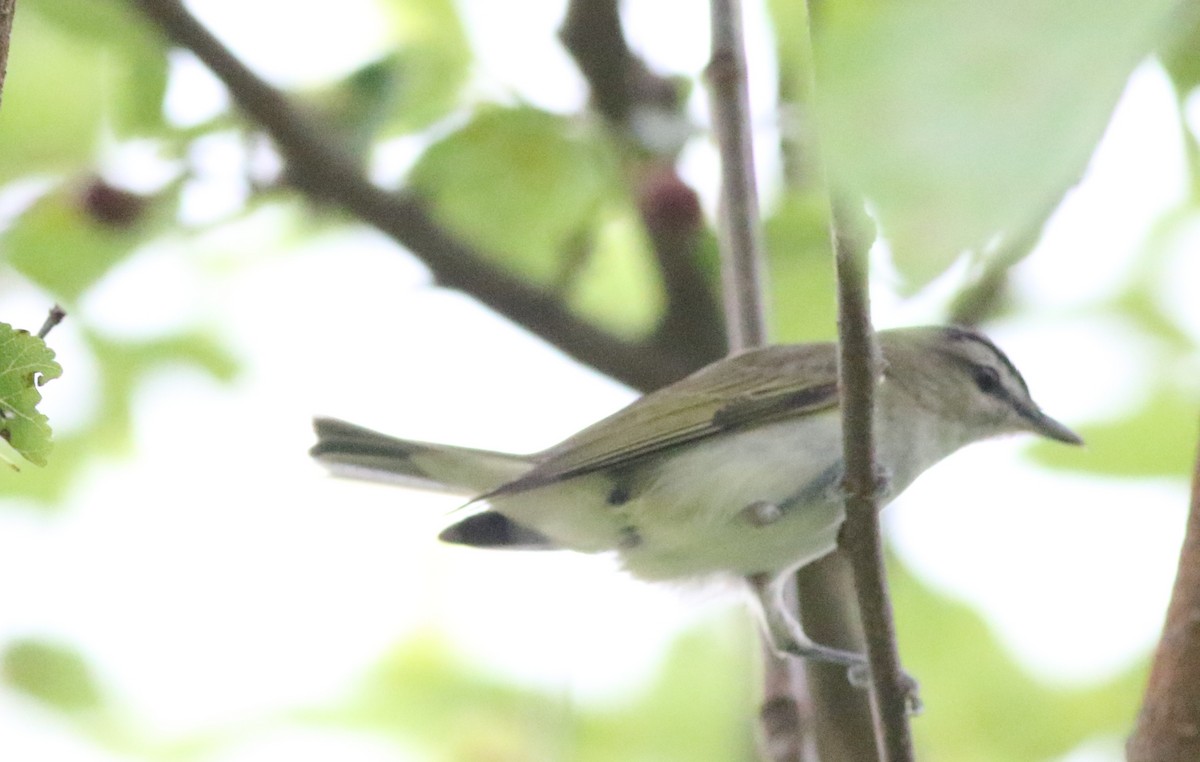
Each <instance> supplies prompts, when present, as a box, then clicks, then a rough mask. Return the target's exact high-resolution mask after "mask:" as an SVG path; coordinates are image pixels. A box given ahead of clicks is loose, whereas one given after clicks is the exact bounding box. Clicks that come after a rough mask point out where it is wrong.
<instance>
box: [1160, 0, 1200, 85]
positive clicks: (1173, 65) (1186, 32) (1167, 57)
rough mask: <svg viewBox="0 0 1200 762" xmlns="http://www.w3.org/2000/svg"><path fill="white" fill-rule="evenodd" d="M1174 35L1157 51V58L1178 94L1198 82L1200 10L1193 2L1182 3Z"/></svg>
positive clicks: (1199, 80) (1199, 82)
mask: <svg viewBox="0 0 1200 762" xmlns="http://www.w3.org/2000/svg"><path fill="white" fill-rule="evenodd" d="M1178 21H1179V23H1178V24H1177V25H1176V26H1175V28H1174V34H1173V35H1171V37H1170V39H1168V40H1167V41H1166V43H1165V44H1164V45H1163V46H1162V47H1161V49H1160V50H1159V53H1158V56H1159V60H1160V61H1162V64H1163V67H1164V68H1165V69H1166V70H1167V73H1168V74H1170V76H1171V80H1172V81H1173V82H1174V83H1175V88H1176V91H1177V92H1178V93H1179V94H1180V96H1186V95H1187V94H1188V93H1190V92H1191V91H1192V90H1193V89H1194V88H1195V87H1196V86H1197V85H1200V56H1198V55H1196V51H1197V50H1200V11H1198V9H1197V7H1196V6H1195V4H1192V3H1181V4H1180V8H1179V12H1178Z"/></svg>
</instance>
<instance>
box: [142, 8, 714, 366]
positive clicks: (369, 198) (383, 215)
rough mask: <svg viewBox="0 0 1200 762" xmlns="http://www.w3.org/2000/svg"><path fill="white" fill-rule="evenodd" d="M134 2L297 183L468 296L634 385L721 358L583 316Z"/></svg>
mask: <svg viewBox="0 0 1200 762" xmlns="http://www.w3.org/2000/svg"><path fill="white" fill-rule="evenodd" d="M132 2H133V4H134V5H135V6H136V7H137V8H139V9H140V11H141V12H142V14H143V15H144V16H145V17H146V18H147V19H149V20H150V21H152V22H153V23H154V24H155V25H157V26H158V27H159V29H160V30H161V31H162V32H163V34H164V35H165V36H166V37H167V38H168V39H169V40H171V41H172V42H173V43H174V44H176V45H178V46H180V47H182V48H186V49H188V50H190V51H192V52H193V53H195V54H196V56H197V57H198V58H199V59H200V60H201V61H203V62H204V64H205V65H207V66H208V67H209V69H211V70H212V71H213V73H214V74H216V75H217V77H218V78H220V80H221V81H222V82H223V83H224V84H225V86H226V87H227V88H228V90H229V92H230V94H231V96H232V97H233V100H234V101H235V102H236V103H237V105H238V107H239V108H240V109H241V110H242V111H243V112H244V113H245V114H246V116H247V117H249V118H250V119H251V120H253V121H254V122H255V123H257V124H258V125H259V126H260V127H262V128H263V130H264V131H265V132H266V133H267V134H268V135H269V136H270V137H271V139H272V140H273V141H274V143H275V145H276V147H277V149H278V150H279V152H280V154H281V155H282V157H283V159H284V161H285V162H286V163H287V166H288V170H289V171H288V177H289V178H290V180H291V181H292V183H293V184H294V185H295V186H296V188H297V189H298V190H300V191H301V192H302V193H305V194H306V195H308V196H309V197H311V198H313V199H319V200H322V201H325V202H328V203H332V204H334V205H336V206H339V207H341V209H342V210H344V211H345V212H346V213H348V214H349V215H351V216H353V217H355V218H357V219H359V220H361V221H362V222H364V223H366V224H369V225H372V226H373V227H375V228H377V229H379V230H380V231H381V232H383V233H384V234H385V235H387V236H389V237H390V238H392V239H393V240H395V241H396V242H397V243H399V244H401V245H402V246H404V247H406V248H407V249H408V250H409V251H411V252H412V253H413V254H414V255H415V256H417V257H418V258H420V259H421V260H422V261H423V262H424V263H425V264H426V265H427V266H428V267H429V268H430V270H431V271H432V273H433V276H434V278H435V279H436V280H437V281H438V282H439V283H441V284H442V285H445V286H448V287H450V288H456V289H459V290H461V291H463V292H465V293H468V294H470V295H471V296H473V297H475V298H476V299H478V300H479V301H481V302H482V303H484V304H486V305H487V306H489V307H491V308H492V309H494V310H496V311H497V312H499V313H500V314H502V315H504V316H505V317H507V318H509V319H511V320H513V321H514V322H516V323H518V324H519V325H521V326H523V327H525V328H527V329H529V330H530V331H532V332H533V333H535V334H537V335H539V336H541V337H542V338H544V339H545V340H546V341H548V342H549V343H551V344H552V345H554V346H555V347H557V348H559V349H560V350H562V351H563V352H565V353H566V354H568V355H570V356H571V357H574V358H575V359H577V360H579V361H580V362H583V363H586V364H587V365H590V366H592V367H594V368H596V369H597V370H599V371H600V372H602V373H605V374H607V375H610V376H612V377H613V378H616V379H618V380H620V381H622V382H624V383H627V384H629V385H631V386H633V387H635V388H638V389H643V390H648V389H654V388H657V387H660V386H663V385H665V384H667V383H670V382H671V381H674V380H676V379H678V378H680V377H682V376H684V375H686V374H687V373H688V372H690V371H692V370H694V369H695V368H696V367H698V366H699V365H702V364H703V363H704V362H706V361H708V360H711V359H715V358H714V357H712V356H707V355H706V353H705V347H704V345H703V344H702V343H700V342H696V343H692V342H680V341H677V340H666V339H664V338H662V337H660V336H657V335H656V336H653V337H651V338H650V339H648V340H646V341H644V342H629V341H624V340H622V339H619V338H617V337H614V336H612V335H611V334H608V333H606V332H605V331H602V330H600V329H599V328H597V327H596V326H594V325H592V324H591V323H589V322H587V321H585V320H583V319H581V318H579V317H578V316H576V315H575V314H574V313H573V312H571V311H570V309H569V308H567V306H566V305H564V304H563V303H562V302H561V301H560V300H559V299H558V298H557V297H556V296H555V295H553V294H551V293H548V292H546V291H543V290H542V289H539V288H537V287H535V286H533V285H530V284H529V283H527V282H525V281H524V280H522V279H520V278H518V277H516V276H514V275H511V274H510V273H508V272H507V271H505V270H504V269H503V268H501V267H499V266H498V265H496V264H494V263H493V262H492V261H490V260H489V259H488V258H487V257H485V256H484V255H483V253H482V252H480V251H478V250H477V249H475V248H474V247H472V246H470V245H469V244H467V243H466V242H464V241H463V240H461V239H459V238H458V237H456V236H454V235H453V234H451V233H450V232H449V231H447V230H446V229H445V228H443V227H442V226H440V225H439V224H438V223H437V222H436V221H434V219H433V218H432V217H431V215H430V213H429V211H428V209H427V208H426V206H425V205H424V204H423V203H422V202H421V201H420V200H419V199H418V198H416V197H415V196H413V195H411V194H406V193H402V192H400V193H397V192H392V191H388V190H385V189H383V188H380V187H378V186H376V185H374V184H373V183H371V182H370V181H369V180H368V179H367V178H366V177H365V175H364V174H363V173H362V171H361V170H360V169H359V167H358V166H357V163H356V162H355V160H354V159H353V158H352V157H351V156H350V154H348V153H347V152H346V151H345V150H344V149H343V148H342V147H341V146H340V145H339V144H338V143H337V142H336V141H335V140H334V139H333V138H332V137H331V136H330V134H329V133H328V131H325V130H322V129H321V128H320V126H319V125H318V124H317V122H316V121H315V120H314V119H313V118H312V117H311V116H310V115H309V114H307V113H305V112H304V111H302V110H301V109H300V108H298V107H297V106H296V105H295V104H294V103H292V101H291V100H290V99H288V98H287V97H286V96H285V95H284V94H283V93H281V92H280V91H279V90H277V89H275V88H274V87H272V86H271V85H269V84H268V83H266V82H265V81H263V80H262V79H261V78H260V77H258V76H257V75H255V74H254V73H253V72H252V71H250V70H249V68H247V67H246V66H245V65H244V64H243V63H242V62H241V61H240V60H238V59H237V58H236V57H235V56H234V55H233V54H232V53H231V52H230V51H229V50H228V49H227V48H226V47H225V46H224V45H222V44H221V42H220V41H219V40H217V39H216V37H214V36H213V35H212V34H211V33H210V32H209V31H208V30H207V29H206V28H204V26H203V25H202V24H200V23H199V22H198V21H197V20H196V19H195V17H193V16H192V15H191V14H190V13H189V12H188V11H187V10H186V9H185V8H184V7H183V5H182V3H181V2H179V0H132Z"/></svg>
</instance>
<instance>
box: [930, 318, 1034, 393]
mask: <svg viewBox="0 0 1200 762" xmlns="http://www.w3.org/2000/svg"><path fill="white" fill-rule="evenodd" d="M943 332H944V334H945V335H946V336H947V337H948V338H950V339H954V340H956V341H965V342H974V343H975V344H978V345H980V346H982V347H986V348H987V349H988V350H989V351H990V352H991V353H992V354H993V355H995V357H996V359H997V360H999V361H1000V362H1001V363H1002V364H1003V365H1004V367H1005V368H1006V369H1008V372H1009V374H1010V375H1011V376H1012V377H1013V378H1014V379H1016V382H1017V384H1018V385H1020V387H1021V389H1022V391H1024V392H1025V394H1026V395H1028V394H1029V387H1028V386H1026V385H1025V379H1024V378H1023V377H1022V376H1021V372H1020V371H1018V370H1017V368H1016V366H1015V365H1013V364H1012V360H1010V359H1008V355H1006V354H1004V353H1003V352H1001V351H1000V348H999V347H997V346H996V345H995V344H993V343H992V340H991V339H989V338H987V337H986V336H984V335H983V334H980V333H976V332H975V331H971V330H968V329H966V328H960V327H958V326H946V327H945V328H943ZM977 383H978V382H977Z"/></svg>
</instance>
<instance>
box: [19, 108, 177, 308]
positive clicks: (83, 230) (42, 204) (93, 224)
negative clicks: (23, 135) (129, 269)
mask: <svg viewBox="0 0 1200 762" xmlns="http://www.w3.org/2000/svg"><path fill="white" fill-rule="evenodd" d="M6 110H7V109H6ZM91 190H92V186H89V187H87V188H84V189H83V190H82V191H77V190H75V189H74V188H73V187H71V185H70V184H64V185H63V186H60V187H59V188H58V189H56V190H55V191H53V192H51V193H48V194H46V195H45V196H42V197H41V198H40V199H38V200H37V202H35V203H34V205H33V206H32V207H30V208H29V209H28V210H26V211H25V213H24V214H22V215H21V216H20V217H18V218H17V220H16V222H14V223H13V225H12V227H10V228H9V229H8V230H6V231H5V232H4V233H3V234H2V235H0V252H3V255H4V256H5V257H6V258H7V259H8V261H9V263H10V264H11V265H12V266H13V267H15V268H16V269H17V270H19V271H20V272H21V273H22V274H23V275H25V277H27V278H29V279H30V280H32V281H33V282H35V283H37V284H38V285H39V286H41V287H42V288H44V289H46V290H47V291H49V292H51V293H52V294H54V295H55V296H57V297H59V298H60V299H62V300H63V301H65V302H74V301H76V300H77V299H78V298H79V297H80V296H81V295H82V294H83V292H84V290H85V289H87V288H88V287H89V286H91V285H92V284H94V283H95V282H96V281H98V280H99V279H100V278H101V276H103V275H104V274H105V273H106V272H108V271H109V270H110V269H111V268H112V267H113V265H115V264H117V263H118V262H120V261H121V260H122V259H124V258H125V257H127V256H129V254H130V253H131V252H132V251H133V249H134V248H135V247H136V246H137V245H138V244H140V243H141V242H142V240H143V239H144V238H145V237H146V236H147V233H148V232H149V227H148V226H147V225H146V224H145V223H144V222H142V221H141V220H140V213H139V215H138V218H137V219H133V220H131V221H130V222H129V223H125V222H114V220H113V219H111V218H109V217H103V218H102V217H100V216H97V215H96V214H95V211H96V210H94V209H93V205H92V202H93V200H94V199H93V195H92V193H91ZM158 221H159V222H161V220H158Z"/></svg>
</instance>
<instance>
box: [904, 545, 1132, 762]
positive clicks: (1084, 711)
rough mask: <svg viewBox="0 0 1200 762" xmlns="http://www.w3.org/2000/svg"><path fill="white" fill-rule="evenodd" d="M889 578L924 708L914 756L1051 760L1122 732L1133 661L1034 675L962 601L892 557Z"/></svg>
mask: <svg viewBox="0 0 1200 762" xmlns="http://www.w3.org/2000/svg"><path fill="white" fill-rule="evenodd" d="M888 577H889V582H890V585H891V590H892V600H893V604H894V606H895V610H896V620H897V621H896V627H897V630H898V634H899V638H900V645H901V651H902V653H903V657H904V663H905V666H906V667H907V668H908V669H909V670H911V671H912V673H913V675H914V676H915V677H916V678H917V679H918V680H919V681H920V683H921V696H922V698H923V700H924V701H925V704H926V707H927V709H928V711H927V712H926V713H925V714H924V715H923V716H922V717H921V718H920V719H919V721H917V722H915V723H913V730H914V733H915V735H916V740H917V744H918V748H921V749H922V750H923V754H922V758H925V757H928V758H929V759H947V760H950V759H952V760H955V761H956V762H1008V761H1009V760H1014V759H1020V760H1046V759H1057V758H1059V757H1062V756H1063V755H1065V754H1067V753H1068V752H1069V751H1071V750H1072V749H1074V748H1076V747H1078V746H1079V745H1080V744H1081V743H1084V742H1085V741H1087V740H1089V739H1092V738H1095V737H1097V736H1107V735H1113V736H1119V735H1122V734H1124V733H1126V732H1127V731H1128V723H1129V718H1130V717H1132V716H1133V715H1134V714H1135V713H1136V707H1137V703H1138V700H1139V699H1140V697H1141V692H1142V690H1143V689H1144V687H1145V670H1144V668H1143V667H1142V666H1141V665H1139V666H1137V667H1134V668H1132V669H1129V670H1126V671H1125V672H1124V673H1123V674H1120V675H1117V676H1115V677H1113V678H1111V679H1109V680H1106V681H1104V682H1100V683H1097V684H1095V685H1089V686H1081V687H1072V688H1056V687H1053V686H1050V685H1046V684H1043V683H1040V682H1038V681H1037V680H1035V679H1034V678H1033V677H1032V676H1030V675H1029V674H1027V673H1026V672H1024V671H1023V670H1022V669H1021V667H1020V665H1018V664H1017V663H1016V662H1015V660H1014V659H1013V657H1012V656H1011V655H1010V654H1009V653H1007V652H1006V651H1005V649H1004V648H1003V646H1002V644H1001V643H1000V642H999V641H998V639H997V638H996V635H995V634H994V633H993V632H992V631H990V630H989V628H988V626H987V623H986V622H985V621H984V620H983V619H982V617H980V615H979V614H978V613H977V612H975V611H974V610H972V609H971V608H970V607H969V606H967V605H966V604H964V603H962V602H961V601H958V600H954V599H952V598H950V597H948V596H946V595H942V594H939V593H937V592H936V591H934V590H933V589H931V588H929V587H927V586H926V585H924V584H923V583H922V582H921V581H920V580H918V579H917V578H916V577H915V576H914V575H912V574H911V573H910V572H909V571H908V570H907V569H906V568H905V567H904V565H903V564H902V563H899V562H898V561H897V560H896V559H889V561H888ZM964 675H969V676H970V679H964ZM1014 728H1020V729H1021V731H1020V732H1013V729H1014Z"/></svg>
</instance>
